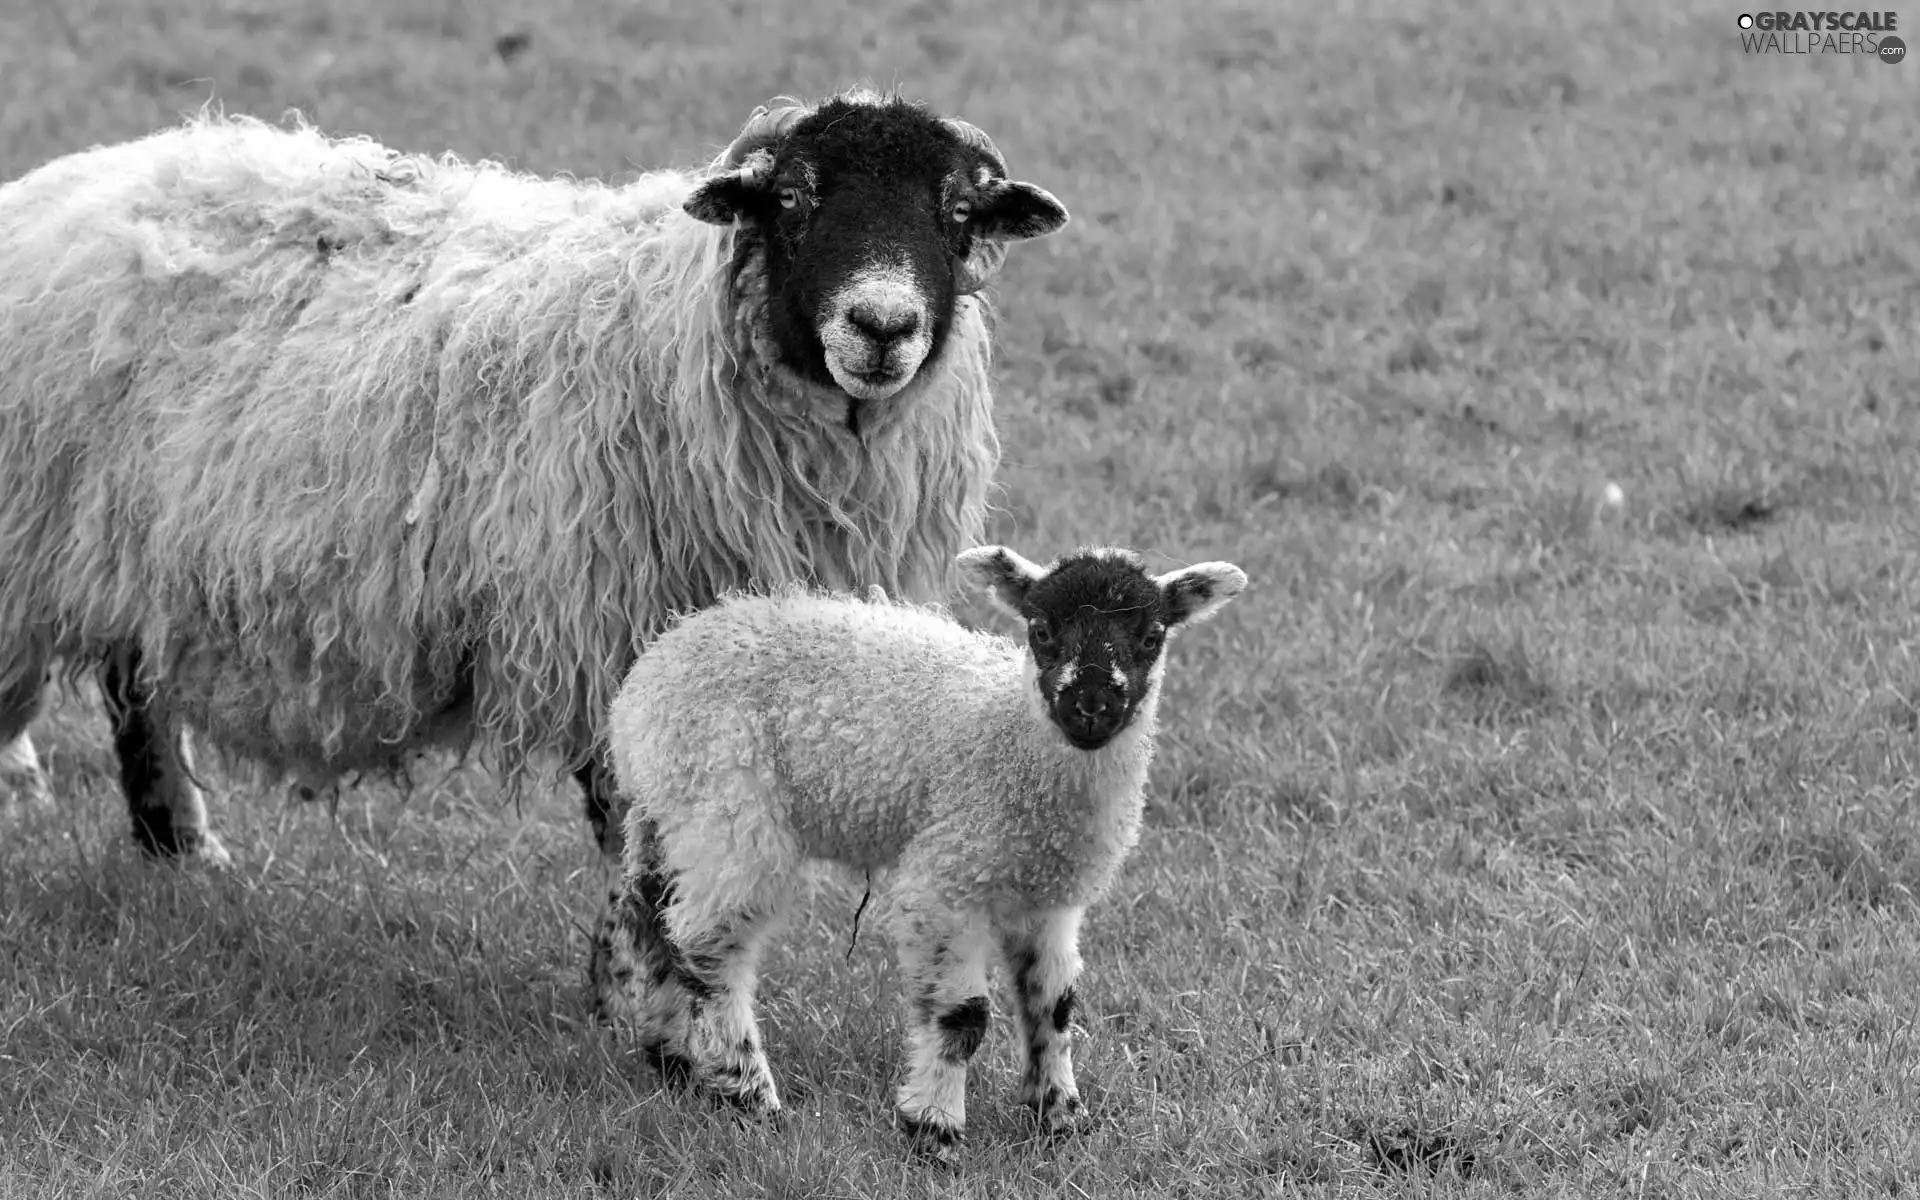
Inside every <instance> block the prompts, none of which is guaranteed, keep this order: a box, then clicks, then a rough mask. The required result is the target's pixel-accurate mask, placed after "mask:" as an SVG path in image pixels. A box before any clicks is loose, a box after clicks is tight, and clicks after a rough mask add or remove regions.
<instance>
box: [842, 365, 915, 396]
mask: <svg viewBox="0 0 1920 1200" xmlns="http://www.w3.org/2000/svg"><path fill="white" fill-rule="evenodd" d="M833 375H834V382H835V383H837V384H839V385H840V389H841V390H842V391H844V392H846V394H847V396H848V398H849V399H851V400H852V401H853V402H854V403H856V404H858V403H860V402H862V401H871V400H886V399H889V398H891V397H892V396H893V395H894V394H895V393H897V392H898V391H899V390H900V389H901V388H903V387H905V386H906V385H907V380H908V379H910V378H911V377H912V376H911V372H908V371H897V370H893V369H890V368H887V367H880V368H878V369H875V370H866V371H858V370H835V371H834V372H833Z"/></svg>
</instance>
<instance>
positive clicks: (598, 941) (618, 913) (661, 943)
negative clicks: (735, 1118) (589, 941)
mask: <svg viewBox="0 0 1920 1200" xmlns="http://www.w3.org/2000/svg"><path fill="white" fill-rule="evenodd" d="M635 849H636V851H637V853H636V855H635V860H634V866H633V868H632V869H630V870H629V871H628V872H627V875H626V878H625V879H624V880H623V881H622V884H621V886H620V888H619V889H617V890H616V891H614V892H612V893H611V894H610V895H609V896H608V904H607V911H606V912H605V913H603V914H602V915H601V917H600V922H599V925H598V927H597V928H596V930H595V932H594V937H593V947H592V952H591V957H590V958H589V959H588V962H587V986H588V989H589V991H590V992H591V994H592V997H593V1011H594V1015H595V1016H597V1017H599V1018H600V1019H601V1020H603V1021H608V1022H612V1023H614V1024H616V1025H622V1026H625V1027H627V1028H629V1029H631V1030H632V1031H633V1033H634V1034H635V1035H636V1036H637V1037H639V1039H640V1044H641V1047H642V1048H643V1049H644V1050H645V1051H646V1053H647V1055H648V1057H649V1058H651V1059H652V1060H653V1062H654V1065H655V1066H656V1067H658V1068H659V1069H660V1073H661V1074H662V1075H664V1076H665V1077H666V1079H667V1081H668V1082H669V1083H675V1084H679V1083H685V1082H688V1081H689V1080H691V1078H692V1075H693V1063H692V1060H691V1059H689V1058H688V1057H687V1029H688V1025H689V1022H690V1020H691V1017H692V1012H693V1005H692V997H691V995H690V994H689V993H688V992H687V990H686V988H685V987H684V986H682V984H681V980H682V979H683V978H684V977H685V975H686V965H685V963H684V962H683V961H682V959H681V954H680V950H679V947H677V946H675V945H674V944H673V939H672V938H670V937H669V936H668V935H667V927H666V923H665V921H664V920H663V919H662V914H663V913H665V911H666V908H667V905H669V904H671V903H672V902H673V881H672V879H671V878H669V877H668V875H667V874H666V871H665V869H664V868H663V866H662V864H661V859H660V853H659V836H658V833H657V832H656V831H655V828H654V826H653V823H652V822H651V821H648V822H646V830H645V837H644V838H643V839H642V841H641V842H640V843H639V845H637V846H636V847H635Z"/></svg>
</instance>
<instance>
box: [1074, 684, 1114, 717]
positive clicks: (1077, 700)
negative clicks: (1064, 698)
mask: <svg viewBox="0 0 1920 1200" xmlns="http://www.w3.org/2000/svg"><path fill="white" fill-rule="evenodd" d="M1073 706H1074V708H1076V709H1078V710H1079V711H1080V715H1081V716H1083V717H1100V716H1105V715H1106V713H1107V710H1108V709H1110V708H1112V707H1113V703H1112V701H1110V700H1108V699H1107V694H1106V693H1105V692H1097V691H1094V690H1092V689H1088V690H1087V691H1084V692H1081V693H1080V694H1079V695H1078V696H1075V697H1074V698H1073Z"/></svg>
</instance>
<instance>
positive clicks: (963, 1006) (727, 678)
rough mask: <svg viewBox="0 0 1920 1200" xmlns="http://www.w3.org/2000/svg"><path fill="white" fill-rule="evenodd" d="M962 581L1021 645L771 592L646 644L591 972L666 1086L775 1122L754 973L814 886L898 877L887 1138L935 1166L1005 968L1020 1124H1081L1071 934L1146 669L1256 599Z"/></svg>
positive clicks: (1083, 582) (1108, 839)
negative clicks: (897, 1071) (1012, 623)
mask: <svg viewBox="0 0 1920 1200" xmlns="http://www.w3.org/2000/svg"><path fill="white" fill-rule="evenodd" d="M957 561H958V563H959V565H960V566H961V567H962V568H963V569H964V571H965V572H966V574H967V575H968V576H969V577H970V578H971V580H972V581H973V582H974V583H976V584H978V585H980V586H981V587H983V588H984V589H985V590H986V592H987V594H988V595H989V596H990V597H991V598H992V599H993V601H994V603H995V605H996V606H997V607H999V608H1000V609H1002V610H1003V611H1004V612H1006V613H1008V614H1009V615H1011V616H1014V617H1016V618H1017V619H1019V620H1021V621H1022V622H1023V623H1025V625H1026V641H1025V644H1024V645H1023V646H1022V645H1016V644H1015V643H1013V642H1011V641H1008V640H1007V639H1005V638H1000V637H996V636H993V635H990V634H981V633H971V632H968V631H966V630H964V629H962V628H961V627H960V626H959V625H957V624H956V623H954V622H953V620H952V618H951V617H949V616H948V615H947V614H946V613H944V612H942V611H940V610H939V609H936V608H933V607H923V606H916V605H912V604H902V603H895V602H891V601H889V600H888V599H887V598H886V597H885V596H875V595H873V594H872V593H871V592H869V593H868V595H867V597H866V598H865V599H864V600H861V599H854V598H852V597H850V596H828V595H824V594H822V593H821V592H820V591H818V590H816V589H808V588H803V587H793V586H789V587H786V588H782V589H778V590H777V594H775V595H772V596H733V597H728V598H725V599H723V600H722V601H721V602H720V603H718V604H716V605H714V606H713V607H711V608H709V609H707V610H705V611H702V612H698V613H694V614H691V615H688V616H685V617H683V618H682V619H681V620H680V621H679V622H677V623H676V624H674V625H673V626H672V627H670V628H669V629H668V630H667V631H666V632H664V633H663V634H662V635H661V636H660V637H659V639H658V640H656V641H655V642H654V643H653V644H652V645H651V646H650V647H649V648H648V650H647V652H646V654H645V655H643V656H642V657H641V659H640V661H639V662H638V663H637V664H636V665H635V666H634V668H633V670H632V672H631V673H630V674H629V675H628V677H627V681H626V683H625V684H624V685H623V686H622V687H621V690H620V694H619V695H618V696H617V697H616V698H615V700H614V704H613V711H612V713H611V714H610V717H609V737H610V741H611V757H612V764H613V770H614V774H615V777H616V779H617V780H618V782H619V785H620V788H621V790H622V791H623V792H624V793H626V795H627V796H628V797H629V798H630V799H631V800H632V804H631V806H630V808H629V811H628V818H627V819H628V837H627V850H626V868H627V869H626V874H625V877H624V879H623V880H622V883H621V888H620V890H619V891H618V892H617V893H616V894H615V896H614V903H613V904H612V905H611V906H610V907H609V909H608V914H607V916H606V917H605V918H604V919H603V920H602V921H601V922H600V924H599V926H598V928H597V929H596V931H595V933H594V938H593V958H592V965H591V970H590V979H591V982H592V986H593V989H594V995H595V1007H596V1010H597V1011H598V1012H599V1013H600V1014H601V1015H602V1016H604V1017H608V1018H611V1019H613V1020H616V1021H623V1022H626V1023H628V1024H630V1025H631V1027H632V1028H633V1030H634V1032H635V1033H637V1034H638V1035H639V1037H640V1039H641V1041H642V1044H643V1045H644V1046H646V1048H647V1049H648V1051H649V1052H650V1053H652V1054H653V1055H655V1056H657V1057H658V1058H659V1060H660V1061H661V1062H662V1063H663V1064H668V1065H670V1066H674V1067H677V1068H680V1069H684V1070H686V1071H688V1072H690V1073H691V1074H692V1076H693V1077H694V1078H696V1079H697V1080H698V1081H699V1082H700V1083H701V1084H702V1085H703V1086H706V1087H708V1088H710V1089H712V1090H713V1091H715V1092H717V1093H718V1094H720V1095H722V1096H725V1097H726V1098H727V1099H729V1100H731V1101H732V1102H733V1103H735V1104H738V1105H740V1106H741V1107H743V1108H745V1109H747V1110H748V1111H752V1112H761V1113H767V1112H774V1111H777V1110H778V1109H779V1108H780V1098H779V1091H778V1089H777V1088H776V1087H775V1085H774V1081H773V1073H772V1068H771V1066H770V1065H769V1064H768V1062H767V1057H766V1054H765V1052H764V1050H763V1049H762V1046H761V1042H760V1036H759V1031H758V1026H757V1023H756V1021H755V1018H754V1014H753V991H754V988H755V983H756V964H757V960H758V958H759V955H760V952H761V949H762V947H764V946H765V944H766V941H767V938H768V935H769V934H770V933H771V932H772V931H773V930H774V929H776V928H778V926H779V925H780V924H781V923H782V920H783V918H784V917H785V916H786V914H787V912H788V910H789V908H790V906H791V901H792V900H793V899H794V897H795V893H796V892H797V890H798V884H799V881H800V879H801V878H802V868H803V867H804V866H805V864H807V863H808V862H813V861H819V860H825V861H829V862H835V863H840V864H842V865H844V866H847V867H852V868H864V869H867V870H869V871H871V870H873V869H875V868H880V869H883V870H884V869H885V868H889V867H891V868H895V870H894V871H893V877H892V878H891V879H888V880H886V881H885V883H884V884H883V890H884V893H885V894H886V896H887V899H888V900H889V901H890V902H891V903H890V908H891V912H890V913H889V914H888V916H889V918H890V919H889V921H888V924H889V925H890V926H891V929H890V932H891V934H892V936H893V941H894V943H895V948H896V950H897V952H898V954H899V960H900V975H901V981H902V984H903V990H904V993H905V997H906V1001H907V1028H908V1032H907V1061H908V1069H907V1072H906V1078H905V1080H904V1082H903V1083H902V1084H901V1086H900V1089H899V1091H898V1093H897V1094H896V1100H895V1115H896V1117H897V1119H898V1120H899V1122H900V1124H901V1126H902V1127H903V1128H904V1129H905V1130H906V1131H907V1132H908V1133H909V1134H910V1135H911V1136H912V1137H913V1138H914V1140H915V1141H916V1142H917V1143H918V1144H920V1145H922V1146H924V1147H926V1148H929V1149H931V1150H932V1151H933V1152H934V1153H935V1154H937V1155H939V1156H940V1157H942V1158H951V1157H953V1155H954V1154H955V1147H956V1143H957V1142H958V1141H959V1139H960V1138H961V1136H962V1134H963V1131H964V1128H965V1125H966V1076H967V1063H968V1060H969V1059H971V1058H972V1056H973V1054H974V1053H975V1051H976V1050H978V1049H979V1047H980V1044H981V1040H982V1038H984V1037H985V1035H986V1031H987V1027H988V1024H989V1020H990V1017H989V1011H990V1005H989V1003H988V999H987V985H988V971H989V968H990V965H991V963H992V962H993V961H994V960H996V959H998V960H999V961H1000V962H1001V963H1003V964H1004V965H1005V967H1006V968H1007V973H1008V975H1009V977H1010V981H1011V983H1012V991H1013V995H1014V1012H1015V1014H1016V1019H1017V1021H1018V1024H1019V1028H1020V1036H1021V1039H1022V1043H1023V1045H1024V1048H1025V1060H1026V1067H1025V1070H1024V1071H1023V1072H1022V1074H1021V1082H1020V1098H1021V1101H1022V1102H1023V1103H1025V1104H1027V1105H1029V1106H1031V1107H1032V1108H1033V1109H1034V1111H1035V1112H1036V1113H1037V1114H1038V1115H1039V1116H1040V1119H1041V1120H1042V1121H1043V1122H1045V1123H1046V1125H1047V1127H1048V1128H1050V1129H1056V1130H1057V1129H1061V1128H1064V1127H1066V1126H1067V1125H1070V1124H1071V1123H1073V1121H1074V1120H1075V1118H1076V1116H1077V1114H1078V1113H1079V1112H1080V1110H1081V1105H1080V1096H1079V1090H1078V1087H1077V1085H1076V1084H1075V1082H1074V1077H1073V1061H1072V1051H1071V1034H1070V1028H1071V1019H1072V1011H1073V1005H1074V986H1075V981H1076V979H1077V978H1078V976H1079V973H1080V966H1081V960H1080V953H1079V948H1078V940H1079V929H1080V921H1081V916H1082V914H1083V913H1084V912H1085V911H1086V908H1087V906H1088V905H1090V904H1092V903H1093V902H1094V901H1096V900H1098V899H1100V898H1101V897H1102V896H1103V895H1105V894H1106V892H1107V891H1108V889H1109V888H1110V887H1111V886H1112V884H1113V879H1114V876H1115V873H1116V872H1117V871H1118V869H1119V867H1120V864H1121V863H1122V861H1123V860H1124V859H1125V857H1126V855H1127V852H1128V851H1129V850H1131V849H1132V847H1133V844H1134V842H1135V841H1136V840H1137V838H1138V836H1139V831H1140V816H1141V800H1142V789H1143V785H1144V784H1145V781H1146V772H1147V767H1148V764H1149V760H1150V758H1151V756H1152V748H1153V734H1154V726H1155V722H1156V718H1157V710H1158V705H1159V696H1160V685H1161V682H1162V679H1163V677H1164V672H1165V666H1164V663H1165V661H1166V660H1165V657H1164V656H1163V655H1162V654H1161V652H1160V651H1161V646H1162V644H1163V643H1164V641H1165V639H1166V638H1167V637H1169V636H1171V635H1172V634H1173V632H1174V631H1176V630H1178V629H1182V628H1186V627H1188V626H1190V625H1191V624H1192V623H1193V622H1196V621H1201V620H1205V619H1207V618H1208V617H1209V616H1210V615H1211V614H1212V613H1214V612H1216V611H1218V610H1219V608H1220V607H1221V606H1222V605H1224V604H1226V603H1227V602H1228V601H1230V600H1232V599H1233V597H1234V596H1236V595H1238V594H1239V593H1240V591H1241V590H1242V589H1243V588H1244V587H1245V586H1246V582H1247V580H1246V574H1245V572H1243V571H1241V570H1240V569H1239V568H1238V567H1236V566H1234V565H1232V564H1231V563H1217V562H1209V563H1197V564H1194V565H1192V566H1189V567H1184V568H1181V569H1179V570H1176V571H1171V572H1168V573H1166V574H1164V575H1152V574H1150V573H1148V572H1147V571H1146V569H1145V566H1144V564H1143V563H1142V562H1141V561H1140V559H1139V557H1138V556H1137V555H1134V554H1132V553H1131V552H1122V551H1102V550H1093V551H1087V550H1082V551H1077V552H1075V553H1074V554H1071V555H1067V556H1063V557H1062V558H1060V559H1058V560H1056V561H1055V562H1054V564H1053V565H1052V566H1050V567H1046V568H1042V567H1040V566H1038V565H1036V564H1034V563H1032V562H1029V561H1027V560H1026V559H1025V558H1023V557H1021V556H1020V555H1019V554H1017V553H1015V552H1013V551H1011V550H1009V549H1008V548H1006V547H1004V546H979V547H975V548H973V549H970V550H967V551H965V552H963V553H962V554H960V555H959V557H958V560H957ZM1076 664H1078V665H1084V666H1087V667H1088V668H1090V669H1089V670H1087V671H1086V672H1079V671H1078V669H1077V666H1076ZM1081 674H1085V675H1086V676H1087V678H1086V679H1084V680H1083V679H1081V678H1079V675H1081Z"/></svg>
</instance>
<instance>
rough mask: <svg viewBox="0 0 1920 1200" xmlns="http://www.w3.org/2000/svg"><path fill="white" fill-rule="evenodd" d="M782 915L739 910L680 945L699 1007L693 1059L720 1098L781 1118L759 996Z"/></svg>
mask: <svg viewBox="0 0 1920 1200" xmlns="http://www.w3.org/2000/svg"><path fill="white" fill-rule="evenodd" d="M781 915H782V914H781V913H780V912H779V911H777V910H775V911H767V910H753V909H738V910H735V911H734V912H731V913H727V914H724V915H722V916H720V917H719V918H718V919H715V920H712V921H709V922H707V923H704V924H703V925H702V926H701V927H700V928H698V929H696V930H690V931H688V933H687V934H686V935H685V936H684V937H682V938H680V939H678V941H679V945H680V966H681V970H680V986H681V987H682V988H684V989H685V990H686V992H687V994H688V996H689V997H690V999H691V1004H690V1006H689V1007H690V1008H691V1012H692V1019H691V1022H690V1023H689V1026H688V1029H687V1056H688V1057H689V1058H691V1059H692V1060H693V1069H694V1076H695V1078H697V1079H698V1080H699V1082H700V1084H701V1085H702V1086H703V1087H705V1088H707V1089H708V1090H710V1091H712V1092H713V1093H714V1094H715V1095H717V1096H719V1097H721V1098H722V1099H724V1100H726V1101H728V1102H729V1103H731V1104H733V1105H735V1106H736V1107H738V1108H740V1109H742V1110H743V1111H745V1112H748V1113H751V1114H753V1115H755V1116H769V1115H771V1114H773V1113H777V1112H779V1111H780V1093H779V1091H778V1090H777V1089H776V1088H775V1087H774V1086H773V1069H772V1068H771V1067H770V1066H768V1064H767V1055H766V1051H765V1050H764V1049H763V1048H762V1046H761V1044H760V1026H759V1023H758V1022H757V1021H756V1020H755V1019H754V1014H753V993H754V988H755V986H756V985H757V984H758V982H759V963H760V952H761V950H762V949H764V948H765V946H766V944H767V940H768V937H769V936H770V935H771V934H772V933H773V931H774V929H775V928H776V927H777V926H778V924H779V922H780V917H781Z"/></svg>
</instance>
